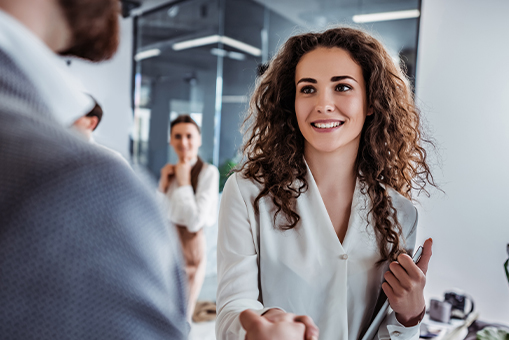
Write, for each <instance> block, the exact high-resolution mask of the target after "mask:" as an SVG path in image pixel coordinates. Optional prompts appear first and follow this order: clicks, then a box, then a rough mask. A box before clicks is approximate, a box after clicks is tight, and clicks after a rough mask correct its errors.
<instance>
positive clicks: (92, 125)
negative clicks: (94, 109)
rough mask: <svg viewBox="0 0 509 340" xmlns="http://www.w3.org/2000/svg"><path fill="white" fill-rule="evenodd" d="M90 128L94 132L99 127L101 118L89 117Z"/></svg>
mask: <svg viewBox="0 0 509 340" xmlns="http://www.w3.org/2000/svg"><path fill="white" fill-rule="evenodd" d="M88 124H89V125H88V128H89V129H90V130H92V131H94V130H95V129H96V128H97V125H98V124H99V118H97V117H96V116H92V117H88Z"/></svg>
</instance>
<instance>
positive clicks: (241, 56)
mask: <svg viewBox="0 0 509 340" xmlns="http://www.w3.org/2000/svg"><path fill="white" fill-rule="evenodd" d="M210 53H212V54H213V55H215V56H218V57H228V58H231V59H235V60H244V59H246V55H245V54H244V53H239V52H228V51H225V50H223V49H221V48H215V47H214V48H213V49H211V50H210Z"/></svg>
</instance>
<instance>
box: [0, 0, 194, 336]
mask: <svg viewBox="0 0 509 340" xmlns="http://www.w3.org/2000/svg"><path fill="white" fill-rule="evenodd" d="M118 11H119V3H118V1H116V0H0V121H1V124H0V306H1V308H0V334H1V336H0V337H1V338H2V339H35V338H37V339H185V338H187V333H188V324H187V322H186V319H185V315H186V313H185V297H184V294H183V292H184V287H183V282H184V281H183V280H184V276H183V273H182V271H181V268H180V257H179V252H178V245H177V243H176V240H177V239H176V237H175V235H174V234H173V233H172V231H171V230H169V229H168V228H166V226H165V223H164V219H163V217H162V215H161V213H160V212H159V210H158V207H157V205H156V203H155V201H154V199H153V197H152V195H151V193H150V191H149V190H147V189H146V188H145V187H144V186H143V185H142V184H141V183H140V181H139V180H138V179H137V178H136V177H135V176H134V175H133V173H132V171H131V170H130V169H128V168H127V167H126V166H125V165H123V164H121V163H120V161H118V160H115V159H113V158H112V157H108V155H106V154H105V153H103V152H101V151H100V150H98V149H97V148H95V147H94V146H92V145H90V144H89V143H87V142H86V141H83V140H81V139H79V138H77V137H76V136H75V135H73V134H72V133H71V132H70V131H68V130H67V127H68V126H69V125H70V124H71V123H72V122H73V121H74V120H76V119H77V118H78V117H81V116H82V115H84V114H85V113H86V112H88V111H90V109H91V108H92V106H93V102H92V100H91V99H90V98H89V97H88V96H86V95H85V94H83V93H82V92H81V91H77V90H76V89H75V88H74V86H73V81H72V79H71V78H70V77H69V75H68V74H66V72H65V69H63V68H61V67H60V66H59V65H60V64H61V61H60V60H58V58H57V56H56V53H58V54H62V55H71V56H78V57H82V58H85V59H88V60H91V61H100V60H105V59H108V58H110V57H111V56H112V55H113V54H114V52H115V50H116V46H117V44H118V32H117V31H118V22H117V21H118Z"/></svg>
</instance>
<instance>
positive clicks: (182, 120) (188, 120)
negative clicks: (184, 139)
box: [170, 115, 201, 134]
mask: <svg viewBox="0 0 509 340" xmlns="http://www.w3.org/2000/svg"><path fill="white" fill-rule="evenodd" d="M180 123H189V124H193V125H194V126H196V128H197V129H198V132H199V133H200V134H201V130H200V127H199V126H198V124H197V123H196V122H195V121H194V119H193V118H191V116H190V115H180V116H178V117H177V118H175V119H174V120H173V121H172V122H171V123H170V131H171V130H173V127H174V126H175V125H177V124H180Z"/></svg>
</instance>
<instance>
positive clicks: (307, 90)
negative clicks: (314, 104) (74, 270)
mask: <svg viewBox="0 0 509 340" xmlns="http://www.w3.org/2000/svg"><path fill="white" fill-rule="evenodd" d="M300 92H301V93H304V94H310V93H314V92H315V89H314V87H312V86H304V87H303V88H301V89H300Z"/></svg>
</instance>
